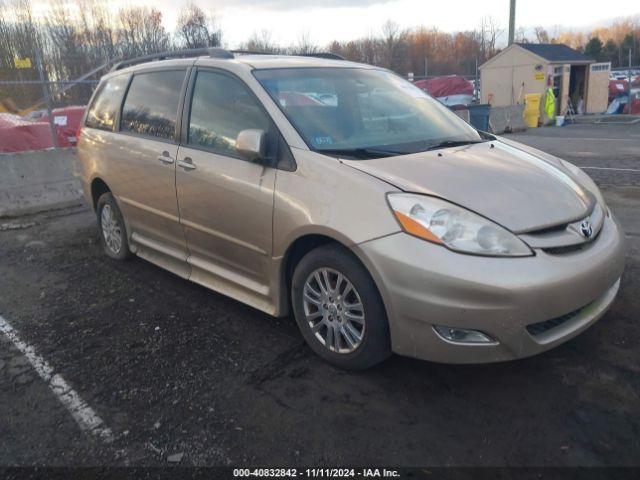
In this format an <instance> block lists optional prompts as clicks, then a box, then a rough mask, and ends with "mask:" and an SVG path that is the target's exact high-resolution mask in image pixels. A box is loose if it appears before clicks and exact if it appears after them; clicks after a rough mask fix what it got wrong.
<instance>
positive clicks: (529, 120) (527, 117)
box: [524, 110, 540, 128]
mask: <svg viewBox="0 0 640 480" xmlns="http://www.w3.org/2000/svg"><path fill="white" fill-rule="evenodd" d="M539 120H540V112H538V111H536V112H527V111H526V110H525V112H524V123H525V124H526V125H527V127H529V128H536V127H537V126H538V121H539Z"/></svg>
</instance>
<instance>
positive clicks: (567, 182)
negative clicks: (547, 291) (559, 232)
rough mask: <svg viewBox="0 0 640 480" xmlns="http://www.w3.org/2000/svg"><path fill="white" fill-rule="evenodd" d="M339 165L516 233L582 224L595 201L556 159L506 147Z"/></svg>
mask: <svg viewBox="0 0 640 480" xmlns="http://www.w3.org/2000/svg"><path fill="white" fill-rule="evenodd" d="M492 144H493V147H492ZM343 162H344V163H345V164H347V165H349V166H351V167H353V168H355V169H358V170H360V171H362V172H365V173H367V174H369V175H372V176H374V177H377V178H379V179H381V180H384V181H385V182H387V183H390V184H392V185H394V186H395V187H397V188H399V189H401V190H404V191H406V192H414V193H423V194H427V195H433V196H436V197H440V198H442V199H444V200H448V201H450V202H453V203H456V204H458V205H460V206H463V207H465V208H467V209H469V210H472V211H474V212H476V213H479V214H481V215H483V216H485V217H487V218H489V219H491V220H493V221H494V222H497V223H499V224H501V225H503V226H504V227H507V228H508V229H510V230H512V231H514V232H516V233H521V232H526V231H533V230H539V229H543V228H547V227H551V226H555V225H560V224H563V223H569V222H571V221H575V220H577V219H580V218H583V217H585V216H587V215H588V214H589V213H590V212H591V210H592V209H593V206H594V204H595V201H596V200H595V197H594V196H593V194H591V193H590V192H589V191H588V190H586V189H585V188H584V187H583V186H581V185H580V184H579V183H578V182H577V180H576V179H575V178H574V177H573V176H572V175H571V174H570V173H569V171H568V170H566V169H565V168H564V167H563V166H562V164H561V163H560V161H559V160H558V159H556V158H555V157H552V156H550V155H546V154H544V153H542V152H537V151H536V150H535V149H530V148H529V147H525V146H524V145H519V144H517V143H515V142H511V141H502V140H495V141H491V142H483V143H478V144H472V145H466V146H463V147H455V148H447V149H441V150H435V151H429V152H420V153H415V154H410V155H402V156H399V157H387V158H376V159H370V160H343Z"/></svg>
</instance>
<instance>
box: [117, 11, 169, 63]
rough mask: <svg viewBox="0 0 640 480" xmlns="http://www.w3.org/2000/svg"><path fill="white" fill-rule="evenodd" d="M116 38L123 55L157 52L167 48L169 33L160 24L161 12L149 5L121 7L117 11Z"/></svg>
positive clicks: (133, 55) (132, 55)
mask: <svg viewBox="0 0 640 480" xmlns="http://www.w3.org/2000/svg"><path fill="white" fill-rule="evenodd" d="M119 18H120V24H121V27H120V31H119V36H118V40H119V43H120V44H121V49H122V54H123V56H125V57H135V56H139V55H148V54H151V53H158V52H162V51H165V50H168V49H169V44H170V41H169V34H168V33H167V32H166V30H165V29H164V27H163V26H162V12H160V10H157V9H155V8H149V7H130V8H123V9H121V10H120V12H119Z"/></svg>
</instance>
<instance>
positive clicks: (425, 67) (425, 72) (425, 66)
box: [424, 56, 427, 78]
mask: <svg viewBox="0 0 640 480" xmlns="http://www.w3.org/2000/svg"><path fill="white" fill-rule="evenodd" d="M424 78H427V57H426V56H425V57H424Z"/></svg>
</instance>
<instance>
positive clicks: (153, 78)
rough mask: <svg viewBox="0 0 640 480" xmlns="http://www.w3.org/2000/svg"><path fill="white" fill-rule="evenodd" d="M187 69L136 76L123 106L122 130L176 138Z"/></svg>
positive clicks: (163, 137)
mask: <svg viewBox="0 0 640 480" xmlns="http://www.w3.org/2000/svg"><path fill="white" fill-rule="evenodd" d="M185 72H186V71H185V70H169V71H157V72H150V73H139V74H136V75H134V77H133V80H132V81H131V86H130V87H129V91H128V92H127V98H126V99H125V101H124V106H123V107H122V122H121V128H122V130H123V131H126V132H132V133H137V134H140V135H145V136H149V137H157V138H161V139H165V140H175V138H176V119H177V117H178V102H179V99H180V90H181V88H182V82H183V81H184V77H185Z"/></svg>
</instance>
